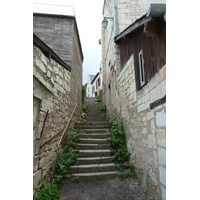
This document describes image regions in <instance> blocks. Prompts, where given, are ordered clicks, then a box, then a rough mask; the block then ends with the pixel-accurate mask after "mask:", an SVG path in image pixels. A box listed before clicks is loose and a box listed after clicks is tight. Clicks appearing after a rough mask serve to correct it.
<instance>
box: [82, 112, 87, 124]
mask: <svg viewBox="0 0 200 200" xmlns="http://www.w3.org/2000/svg"><path fill="white" fill-rule="evenodd" d="M85 117H86V114H85V113H84V112H82V115H81V117H80V122H81V123H83V122H86V121H87V120H86V119H85Z"/></svg>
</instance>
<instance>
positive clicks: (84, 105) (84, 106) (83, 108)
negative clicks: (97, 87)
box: [82, 104, 87, 112]
mask: <svg viewBox="0 0 200 200" xmlns="http://www.w3.org/2000/svg"><path fill="white" fill-rule="evenodd" d="M86 108H87V106H86V104H83V106H82V111H83V112H85V111H86Z"/></svg>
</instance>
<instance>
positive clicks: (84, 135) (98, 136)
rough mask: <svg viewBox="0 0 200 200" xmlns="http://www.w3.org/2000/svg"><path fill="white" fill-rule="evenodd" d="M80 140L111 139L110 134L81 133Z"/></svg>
mask: <svg viewBox="0 0 200 200" xmlns="http://www.w3.org/2000/svg"><path fill="white" fill-rule="evenodd" d="M79 138H90V139H92V138H93V139H107V138H110V133H81V134H79Z"/></svg>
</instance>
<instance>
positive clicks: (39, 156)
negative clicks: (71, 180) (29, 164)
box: [33, 35, 71, 188]
mask: <svg viewBox="0 0 200 200" xmlns="http://www.w3.org/2000/svg"><path fill="white" fill-rule="evenodd" d="M70 83H71V68H70V67H69V66H68V65H67V64H66V63H65V62H64V61H63V60H62V59H61V58H59V57H58V56H57V54H55V52H54V51H52V50H51V49H50V48H49V47H48V46H47V45H46V44H45V43H44V42H43V41H41V40H40V39H39V38H38V37H37V36H36V35H34V37H33V187H34V188H35V187H36V186H37V185H38V184H39V183H40V181H41V180H42V179H43V180H44V179H47V180H48V179H49V178H50V177H51V175H52V173H53V170H52V166H53V164H54V162H55V160H56V158H57V150H58V148H59V147H60V142H59V141H60V139H61V136H62V134H63V132H64V129H65V127H66V124H67V122H68V121H69V118H70V115H71V111H70V104H71V100H70Z"/></svg>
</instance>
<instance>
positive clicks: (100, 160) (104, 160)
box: [78, 156, 113, 165]
mask: <svg viewBox="0 0 200 200" xmlns="http://www.w3.org/2000/svg"><path fill="white" fill-rule="evenodd" d="M112 159H113V157H112V156H106V157H100V156H99V157H83V158H78V164H80V165H86V164H100V163H111V162H112Z"/></svg>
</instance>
